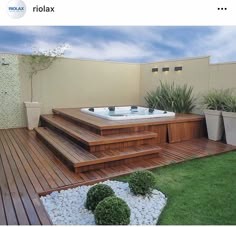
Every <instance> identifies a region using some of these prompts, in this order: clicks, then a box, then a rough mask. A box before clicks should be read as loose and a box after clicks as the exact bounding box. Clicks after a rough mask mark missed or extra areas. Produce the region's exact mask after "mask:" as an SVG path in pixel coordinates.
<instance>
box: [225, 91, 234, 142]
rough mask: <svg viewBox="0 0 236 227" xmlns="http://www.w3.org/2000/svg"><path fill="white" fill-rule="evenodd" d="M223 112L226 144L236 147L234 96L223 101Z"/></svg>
mask: <svg viewBox="0 0 236 227" xmlns="http://www.w3.org/2000/svg"><path fill="white" fill-rule="evenodd" d="M224 110H225V111H223V112H222V115H223V119H224V125H225V135H226V142H227V144H231V145H235V146H236V96H233V95H232V96H231V97H229V98H227V100H225V108H224Z"/></svg>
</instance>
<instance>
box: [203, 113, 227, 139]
mask: <svg viewBox="0 0 236 227" xmlns="http://www.w3.org/2000/svg"><path fill="white" fill-rule="evenodd" d="M204 114H205V117H206V125H207V133H208V138H209V139H210V140H214V141H219V140H221V139H222V136H223V132H224V123H223V117H222V111H219V110H208V109H206V110H204Z"/></svg>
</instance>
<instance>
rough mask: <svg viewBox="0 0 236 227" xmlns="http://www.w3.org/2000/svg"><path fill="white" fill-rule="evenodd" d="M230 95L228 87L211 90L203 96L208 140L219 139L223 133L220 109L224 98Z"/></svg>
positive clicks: (222, 107)
mask: <svg viewBox="0 0 236 227" xmlns="http://www.w3.org/2000/svg"><path fill="white" fill-rule="evenodd" d="M230 95H231V91H230V90H229V89H224V90H222V89H221V90H216V89H214V90H211V91H209V92H208V93H207V94H205V95H204V96H203V104H204V106H205V109H204V114H205V118H206V125H207V133H208V138H209V139H210V140H214V141H219V140H221V139H222V136H223V133H224V123H223V117H222V110H223V109H224V105H225V100H226V99H227V97H229V96H230Z"/></svg>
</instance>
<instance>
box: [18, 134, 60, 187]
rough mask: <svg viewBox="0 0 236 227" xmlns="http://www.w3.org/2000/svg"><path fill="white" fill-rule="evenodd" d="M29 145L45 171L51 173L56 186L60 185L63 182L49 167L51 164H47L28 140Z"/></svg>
mask: <svg viewBox="0 0 236 227" xmlns="http://www.w3.org/2000/svg"><path fill="white" fill-rule="evenodd" d="M20 134H21V133H20ZM21 135H22V134H21ZM29 147H30V148H31V151H32V152H33V153H34V154H35V156H36V157H37V158H38V160H39V161H40V163H41V164H42V165H43V166H44V168H45V171H47V172H48V173H49V174H50V175H51V177H52V178H53V180H54V181H55V182H56V184H57V186H62V185H63V184H64V183H63V182H62V180H61V179H60V177H59V176H58V175H57V174H56V173H55V172H54V170H53V169H52V168H51V166H50V165H49V164H48V162H47V161H45V159H44V158H43V157H42V156H41V154H40V153H39V152H38V150H37V148H36V147H35V146H34V145H33V144H31V142H30V141H29Z"/></svg>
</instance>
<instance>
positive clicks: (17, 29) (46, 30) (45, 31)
mask: <svg viewBox="0 0 236 227" xmlns="http://www.w3.org/2000/svg"><path fill="white" fill-rule="evenodd" d="M0 32H11V33H16V34H22V35H25V36H33V37H41V38H42V37H44V38H46V37H56V36H58V35H61V34H62V33H63V29H61V28H59V27H58V28H57V27H46V26H43V27H42V26H4V27H0Z"/></svg>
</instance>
